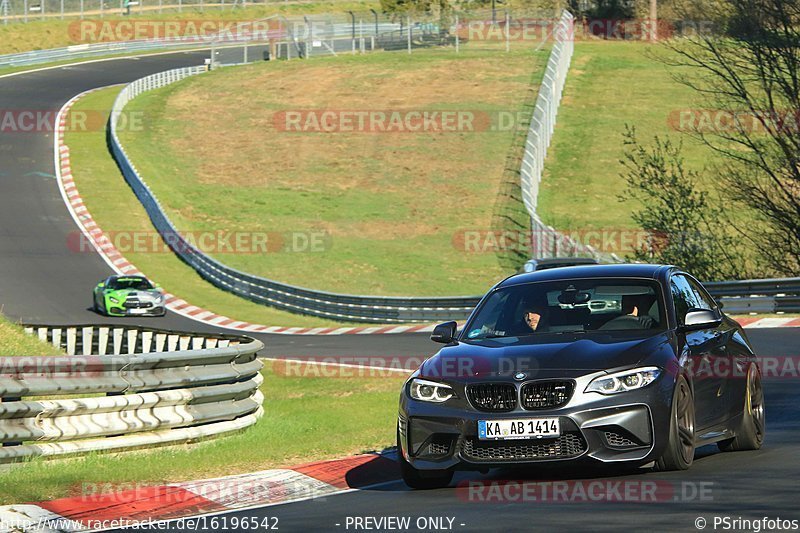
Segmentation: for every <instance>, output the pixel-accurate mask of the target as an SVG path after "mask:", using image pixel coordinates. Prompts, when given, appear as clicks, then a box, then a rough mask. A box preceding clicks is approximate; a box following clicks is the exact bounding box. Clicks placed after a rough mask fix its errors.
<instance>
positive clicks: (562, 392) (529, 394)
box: [520, 381, 575, 410]
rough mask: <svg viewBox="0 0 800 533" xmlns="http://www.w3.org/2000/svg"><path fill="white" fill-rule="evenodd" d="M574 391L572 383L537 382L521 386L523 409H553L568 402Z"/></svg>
mask: <svg viewBox="0 0 800 533" xmlns="http://www.w3.org/2000/svg"><path fill="white" fill-rule="evenodd" d="M574 390H575V383H573V382H572V381H537V382H534V383H528V384H526V385H523V386H522V394H521V396H520V397H521V399H522V407H523V408H524V409H529V410H533V409H553V408H555V407H561V406H562V405H566V404H567V402H569V399H570V398H572V393H573V391H574Z"/></svg>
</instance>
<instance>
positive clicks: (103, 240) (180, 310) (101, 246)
mask: <svg viewBox="0 0 800 533" xmlns="http://www.w3.org/2000/svg"><path fill="white" fill-rule="evenodd" d="M102 88H104V87H99V88H97V89H91V90H89V91H86V92H84V93H81V94H79V95H77V96H75V97H74V98H72V99H71V100H70V101H69V102H67V103H66V104H64V107H62V108H61V110H60V111H59V112H58V116H57V117H56V124H57V127H56V133H55V139H54V150H55V168H56V179H57V181H58V184H59V188H60V189H61V196H62V197H63V199H64V203H66V205H67V209H68V210H69V212H70V214H71V215H72V218H73V219H74V220H75V223H76V224H77V225H78V227H79V228H80V229H81V231H82V232H83V234H84V235H85V236H86V238H87V239H88V240H89V242H91V243H92V245H93V246H94V248H95V250H97V253H98V254H100V256H101V257H102V258H103V259H104V260H105V262H106V263H108V265H109V266H110V267H111V268H112V269H113V270H114V271H115V272H117V273H118V274H125V275H131V274H143V272H141V271H140V270H139V269H137V268H136V266H134V265H133V264H132V263H131V262H130V261H128V260H127V259H125V257H124V256H123V255H122V254H121V253H120V251H119V250H118V249H117V248H116V247H115V246H114V244H113V243H112V242H111V241H110V240H109V239H108V237H106V235H105V234H104V233H103V230H102V229H101V228H100V226H98V225H97V222H96V221H95V220H94V218H92V215H91V213H89V210H88V209H87V208H86V205H85V204H84V203H83V199H82V198H81V195H80V193H79V192H78V188H77V186H76V185H75V181H74V180H73V178H72V167H71V165H70V159H69V147H68V146H67V145H66V144H64V132H65V130H66V125H67V112H68V111H69V109H70V108H71V107H72V106H73V104H74V103H75V102H76V101H77V100H78V99H80V98H82V97H83V96H85V95H87V94H89V93H92V92H94V91H97V90H99V89H102ZM165 296H166V306H167V308H168V309H169V310H170V311H173V312H175V313H177V314H179V315H182V316H185V317H187V318H190V319H192V320H196V321H198V322H202V323H204V324H208V325H212V326H217V327H220V328H227V329H232V330H237V331H247V332H252V333H274V334H281V335H376V334H396V333H423V332H431V331H433V328H434V325H433V324H422V325H419V324H415V325H397V326H359V327H339V328H331V327H321V328H301V327H287V326H265V325H262V324H252V323H250V322H244V321H240V320H234V319H232V318H228V317H226V316H222V315H218V314H216V313H214V312H213V311H209V310H207V309H203V308H201V307H197V306H194V305H192V304H190V303H189V302H187V301H185V300H182V299H181V298H179V297H177V296H175V295H174V294H170V293H166V294H165ZM737 320H738V321H739V323H740V324H742V325H743V326H744V327H746V328H752V329H755V328H779V327H800V318H794V317H789V318H758V317H741V318H737Z"/></svg>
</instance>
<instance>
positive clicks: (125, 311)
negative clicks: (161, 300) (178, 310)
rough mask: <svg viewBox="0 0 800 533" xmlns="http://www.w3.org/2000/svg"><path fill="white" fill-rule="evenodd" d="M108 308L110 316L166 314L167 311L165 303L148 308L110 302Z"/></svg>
mask: <svg viewBox="0 0 800 533" xmlns="http://www.w3.org/2000/svg"><path fill="white" fill-rule="evenodd" d="M106 309H107V310H108V311H107V314H108V316H164V315H165V314H166V312H167V310H166V308H165V307H164V305H163V304H162V305H155V306H153V307H146V308H127V307H123V306H122V305H120V304H112V303H109V304H108V307H107V308H106Z"/></svg>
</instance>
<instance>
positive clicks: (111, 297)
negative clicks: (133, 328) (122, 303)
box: [108, 296, 119, 304]
mask: <svg viewBox="0 0 800 533" xmlns="http://www.w3.org/2000/svg"><path fill="white" fill-rule="evenodd" d="M108 299H109V300H111V303H114V304H118V303H119V300H117V299H116V298H114V297H113V296H109V297H108Z"/></svg>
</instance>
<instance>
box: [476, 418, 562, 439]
mask: <svg viewBox="0 0 800 533" xmlns="http://www.w3.org/2000/svg"><path fill="white" fill-rule="evenodd" d="M559 436H561V426H560V424H559V423H558V418H520V419H515V420H478V438H479V439H480V440H501V439H502V440H510V439H544V438H552V437H559Z"/></svg>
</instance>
